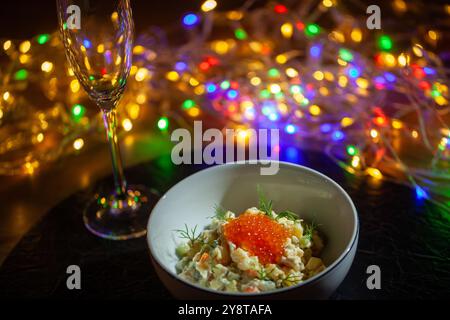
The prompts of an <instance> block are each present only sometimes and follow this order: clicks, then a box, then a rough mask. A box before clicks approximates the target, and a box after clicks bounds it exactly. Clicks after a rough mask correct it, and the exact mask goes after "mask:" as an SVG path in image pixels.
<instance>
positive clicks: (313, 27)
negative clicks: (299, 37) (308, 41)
mask: <svg viewBox="0 0 450 320" xmlns="http://www.w3.org/2000/svg"><path fill="white" fill-rule="evenodd" d="M319 33H320V27H319V26H318V25H317V24H315V23H311V24H308V25H307V26H306V28H305V34H306V35H307V36H308V37H313V36H316V35H318V34H319Z"/></svg>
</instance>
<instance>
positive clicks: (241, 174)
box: [147, 162, 359, 299]
mask: <svg viewBox="0 0 450 320" xmlns="http://www.w3.org/2000/svg"><path fill="white" fill-rule="evenodd" d="M261 166H263V165H261V164H246V163H244V162H235V163H227V164H224V165H218V166H214V167H211V168H208V169H205V170H202V171H200V172H197V173H195V174H193V175H191V176H189V177H187V178H185V179H184V180H182V181H180V182H179V183H177V184H176V185H175V186H174V187H172V188H171V189H170V190H169V191H168V192H167V193H166V194H165V195H164V196H163V197H162V198H161V199H160V200H159V202H158V203H157V204H156V206H155V208H154V209H153V211H152V213H151V215H150V219H149V222H148V227H147V232H148V233H147V241H148V245H149V248H150V253H151V258H152V262H153V265H154V267H155V269H156V272H157V273H158V276H159V277H160V279H161V281H162V282H163V283H164V285H165V286H166V287H167V289H168V290H169V291H170V292H171V293H172V294H173V295H174V296H175V297H176V298H179V299H209V298H230V297H239V296H240V297H242V296H246V297H249V298H280V299H286V298H291V299H326V298H328V297H329V296H330V295H331V294H332V293H333V292H334V291H335V290H336V288H337V287H338V286H339V284H340V283H341V282H342V280H343V279H344V278H345V276H346V274H347V272H348V270H349V269H350V266H351V264H352V262H353V258H354V255H355V252H356V247H357V243H358V230H359V224H358V216H357V212H356V209H355V206H354V205H353V203H352V201H351V199H350V197H349V196H348V195H347V193H346V192H345V191H344V190H343V189H342V188H341V187H340V186H339V185H338V184H337V183H335V182H334V181H333V180H331V179H330V178H328V177H326V176H324V175H323V174H321V173H319V172H317V171H314V170H311V169H309V168H306V167H303V166H299V165H295V164H290V163H286V162H279V168H280V169H279V171H278V173H277V174H276V175H271V176H267V175H266V176H264V175H260V168H261ZM258 184H259V185H260V186H261V187H262V190H263V191H264V193H265V194H266V196H267V198H268V199H271V200H273V202H274V210H275V212H280V211H282V210H291V211H294V212H296V213H298V214H299V215H300V217H301V218H303V219H305V220H306V221H313V220H314V221H315V222H316V223H317V224H319V225H320V227H319V230H320V231H321V232H322V233H323V234H324V235H325V237H326V246H325V249H324V251H323V254H322V258H323V261H324V262H325V264H326V266H327V268H326V269H325V270H324V271H323V272H322V273H320V274H318V275H316V276H314V277H312V278H310V279H308V280H306V281H304V282H302V283H300V284H298V285H296V286H292V287H288V288H283V289H278V290H276V291H271V292H263V293H254V294H248V293H225V292H218V291H215V290H211V289H207V288H203V287H201V286H198V285H195V284H192V283H190V282H187V281H185V280H183V279H181V278H179V277H178V276H177V274H176V271H175V264H176V262H177V260H178V259H177V257H176V255H175V248H176V246H177V244H179V243H180V242H181V241H182V240H180V239H179V237H178V234H177V233H176V232H174V231H173V230H176V229H183V228H184V224H185V223H186V224H187V225H188V226H191V227H194V226H195V225H197V226H198V229H197V230H203V228H204V227H205V226H206V225H208V224H209V222H210V218H209V217H211V216H213V215H214V207H215V205H221V206H222V207H224V208H226V209H228V210H231V211H233V212H235V213H240V212H243V211H244V210H245V209H247V208H249V207H253V206H257V203H258V196H257V192H256V186H257V185H258Z"/></svg>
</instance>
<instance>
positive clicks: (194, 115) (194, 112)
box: [187, 107, 200, 118]
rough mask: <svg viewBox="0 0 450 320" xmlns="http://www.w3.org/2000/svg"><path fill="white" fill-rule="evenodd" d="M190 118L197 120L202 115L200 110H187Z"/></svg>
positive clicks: (195, 108)
mask: <svg viewBox="0 0 450 320" xmlns="http://www.w3.org/2000/svg"><path fill="white" fill-rule="evenodd" d="M187 113H188V115H189V116H191V117H193V118H195V117H197V116H198V115H199V114H200V109H199V108H197V107H192V108H189V109H188V110H187Z"/></svg>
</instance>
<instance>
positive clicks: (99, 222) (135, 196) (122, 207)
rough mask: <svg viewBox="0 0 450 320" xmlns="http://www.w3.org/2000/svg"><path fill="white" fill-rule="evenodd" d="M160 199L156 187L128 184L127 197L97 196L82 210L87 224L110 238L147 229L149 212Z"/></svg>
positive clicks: (136, 235)
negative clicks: (153, 188) (154, 188)
mask: <svg viewBox="0 0 450 320" xmlns="http://www.w3.org/2000/svg"><path fill="white" fill-rule="evenodd" d="M158 199H159V195H158V193H157V192H156V191H154V190H152V189H149V188H147V187H145V186H140V185H136V186H133V185H131V186H129V187H128V191H127V194H126V197H125V198H124V199H120V198H118V197H117V196H116V195H111V196H109V198H108V197H102V196H99V197H97V198H96V199H94V200H93V201H91V202H90V203H89V204H88V206H87V207H86V209H85V210H84V213H83V221H84V225H85V226H86V228H87V229H88V230H89V231H90V232H92V233H93V234H95V235H96V236H99V237H102V238H105V239H110V240H127V239H133V238H139V237H142V236H144V235H145V234H146V233H147V222H148V218H149V216H150V212H151V210H152V209H153V207H154V205H155V204H156V202H157V201H158Z"/></svg>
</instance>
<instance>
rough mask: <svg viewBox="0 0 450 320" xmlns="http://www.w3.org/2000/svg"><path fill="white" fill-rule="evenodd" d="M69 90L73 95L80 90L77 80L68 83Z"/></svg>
mask: <svg viewBox="0 0 450 320" xmlns="http://www.w3.org/2000/svg"><path fill="white" fill-rule="evenodd" d="M70 90H72V92H73V93H76V92H78V91H79V90H80V83H79V82H78V80H77V79H74V80H72V81H71V82H70Z"/></svg>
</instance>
